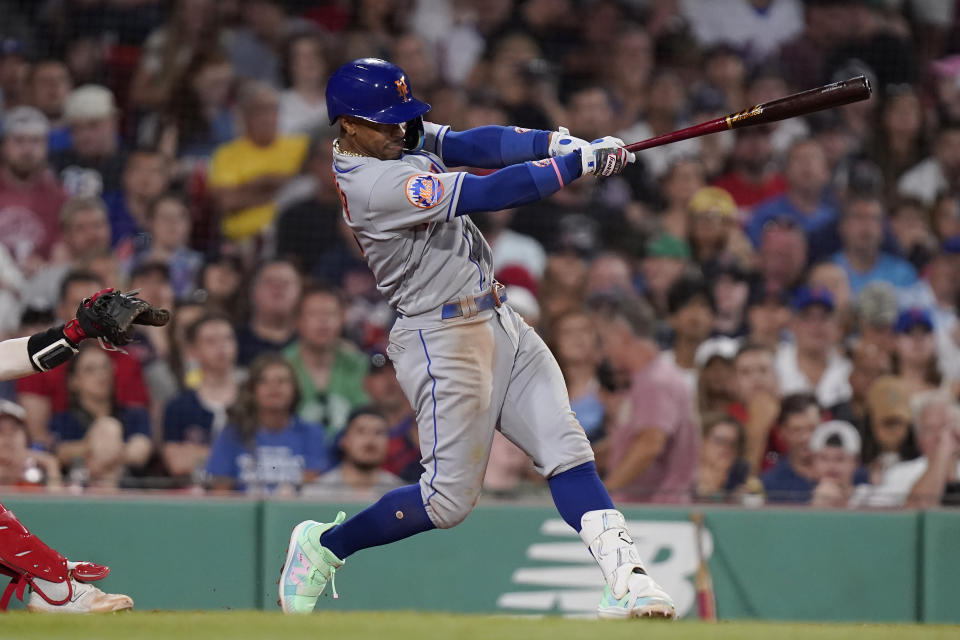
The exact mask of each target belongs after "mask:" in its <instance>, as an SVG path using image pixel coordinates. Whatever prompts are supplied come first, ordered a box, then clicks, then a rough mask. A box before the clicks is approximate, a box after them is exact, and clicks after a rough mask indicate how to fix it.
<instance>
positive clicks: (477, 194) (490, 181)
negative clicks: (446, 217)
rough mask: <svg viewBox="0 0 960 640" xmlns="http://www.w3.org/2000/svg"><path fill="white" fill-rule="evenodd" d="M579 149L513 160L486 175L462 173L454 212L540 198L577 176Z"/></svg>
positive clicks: (504, 206) (494, 208) (495, 208)
mask: <svg viewBox="0 0 960 640" xmlns="http://www.w3.org/2000/svg"><path fill="white" fill-rule="evenodd" d="M580 170H581V169H580V153H579V152H575V153H571V154H568V155H565V156H560V157H559V158H550V159H547V160H539V161H537V162H525V163H523V164H515V165H513V166H510V167H506V168H504V169H500V170H499V171H495V172H493V173H491V174H490V175H486V176H475V175H473V174H470V173H465V174H463V181H462V184H461V186H460V198H459V199H458V200H457V212H456V214H457V215H458V216H461V215H463V214H465V213H476V212H478V211H499V210H500V209H509V208H510V207H518V206H520V205H524V204H528V203H530V202H534V201H536V200H541V199H543V198H546V197H547V196H549V195H552V194H554V193H556V192H557V191H559V190H560V189H561V188H562V187H563V186H564V185H567V184H569V183H570V182H572V181H573V180H576V179H577V178H579V177H580Z"/></svg>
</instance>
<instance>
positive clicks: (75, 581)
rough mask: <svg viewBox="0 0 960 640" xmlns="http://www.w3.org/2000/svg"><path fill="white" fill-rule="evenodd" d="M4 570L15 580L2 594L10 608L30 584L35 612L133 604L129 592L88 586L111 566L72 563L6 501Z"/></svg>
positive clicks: (0, 510)
mask: <svg viewBox="0 0 960 640" xmlns="http://www.w3.org/2000/svg"><path fill="white" fill-rule="evenodd" d="M0 573H2V574H4V575H6V576H9V577H10V578H11V580H10V584H8V585H7V588H6V589H5V590H4V592H3V596H2V597H0V610H6V608H7V604H8V603H9V602H10V598H11V596H13V595H14V594H16V596H17V598H19V599H20V600H23V592H24V589H26V587H27V586H28V585H29V586H30V598H29V600H28V603H27V609H29V610H30V611H51V612H63V613H88V612H94V613H96V612H104V611H120V610H122V609H131V608H133V600H131V599H130V597H129V596H125V595H120V594H112V593H104V592H102V591H100V589H97V588H96V587H94V586H93V585H90V584H88V583H89V582H93V581H96V580H100V579H102V578H105V577H106V576H107V574H109V573H110V569H108V568H107V567H104V566H101V565H97V564H93V563H92V562H69V561H68V560H67V559H66V558H64V557H63V556H62V555H60V554H59V553H57V552H56V551H55V550H53V549H51V548H50V547H48V546H47V545H45V544H44V543H43V541H42V540H40V538H38V537H37V536H35V535H33V534H32V533H30V532H29V531H28V530H27V528H26V527H24V526H23V525H22V524H21V523H20V521H19V520H17V517H16V516H15V515H13V512H12V511H9V510H8V509H6V508H4V506H3V505H0Z"/></svg>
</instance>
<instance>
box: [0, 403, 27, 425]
mask: <svg viewBox="0 0 960 640" xmlns="http://www.w3.org/2000/svg"><path fill="white" fill-rule="evenodd" d="M3 416H10V417H12V418H16V419H17V420H19V421H20V422H21V423H23V424H26V420H27V411H26V409H24V408H23V407H21V406H20V405H18V404H17V403H16V402H11V401H10V400H6V399H4V398H0V417H3Z"/></svg>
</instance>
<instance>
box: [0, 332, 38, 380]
mask: <svg viewBox="0 0 960 640" xmlns="http://www.w3.org/2000/svg"><path fill="white" fill-rule="evenodd" d="M29 340H30V338H13V339H11V340H4V341H3V342H0V380H13V379H15V378H22V377H24V376H28V375H30V374H31V373H33V372H34V371H35V369H34V368H33V364H31V362H30V355H29V353H28V352H27V342H28V341H29Z"/></svg>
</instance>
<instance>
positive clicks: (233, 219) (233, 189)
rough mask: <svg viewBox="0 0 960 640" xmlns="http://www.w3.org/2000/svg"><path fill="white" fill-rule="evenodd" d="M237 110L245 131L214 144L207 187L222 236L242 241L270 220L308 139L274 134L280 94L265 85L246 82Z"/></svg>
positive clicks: (299, 161) (269, 222)
mask: <svg viewBox="0 0 960 640" xmlns="http://www.w3.org/2000/svg"><path fill="white" fill-rule="evenodd" d="M240 111H241V117H242V120H243V125H244V131H245V135H244V137H242V138H237V139H236V140H234V141H232V142H228V143H227V144H224V145H221V146H220V147H218V148H217V150H216V152H215V153H214V155H213V161H212V164H211V167H210V186H211V187H212V189H213V195H214V199H215V201H216V204H217V207H218V209H219V212H220V220H221V229H222V231H223V234H224V236H225V237H226V238H227V239H228V240H232V241H239V242H243V241H246V240H251V239H254V238H256V237H257V236H260V235H261V234H263V233H264V231H266V230H268V229H269V228H270V226H271V225H272V223H273V219H274V216H275V215H276V206H275V198H276V195H277V193H278V192H279V190H280V189H281V188H282V187H283V186H284V185H285V184H286V183H287V182H288V181H289V180H290V179H291V178H293V177H294V176H295V175H296V174H297V173H298V172H299V170H300V166H301V165H302V163H303V159H304V157H305V155H306V152H307V144H308V140H307V138H306V136H302V135H289V136H287V135H279V132H278V127H277V120H278V112H279V98H278V95H277V92H276V91H275V90H274V89H273V88H272V87H271V86H269V85H266V84H263V83H260V82H250V83H248V84H247V85H246V86H245V87H244V88H243V90H242V92H241V96H240Z"/></svg>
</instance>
